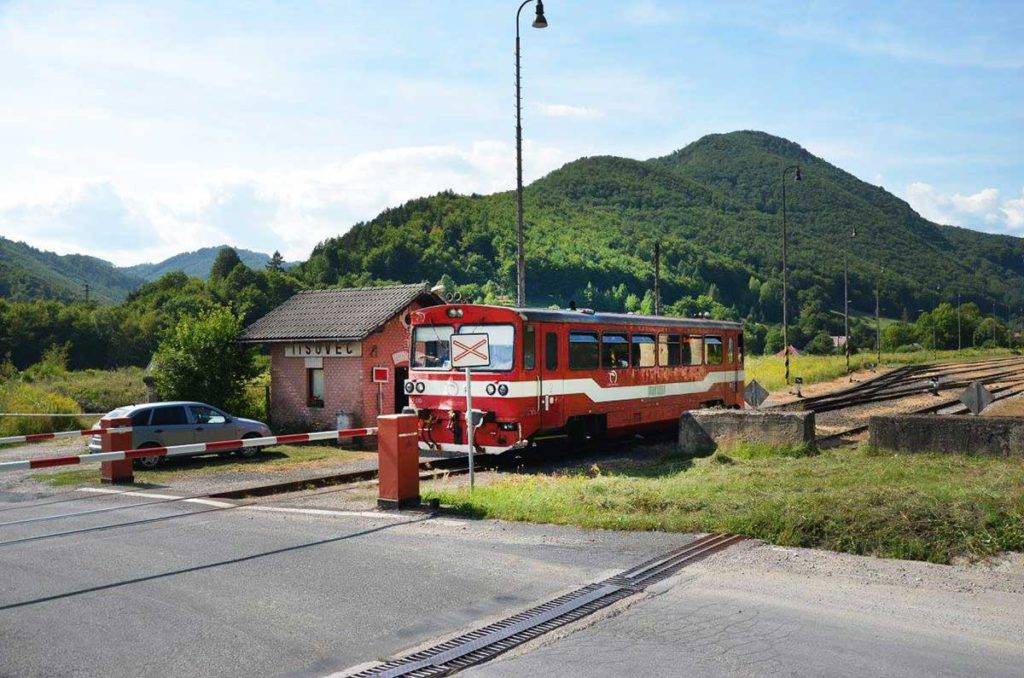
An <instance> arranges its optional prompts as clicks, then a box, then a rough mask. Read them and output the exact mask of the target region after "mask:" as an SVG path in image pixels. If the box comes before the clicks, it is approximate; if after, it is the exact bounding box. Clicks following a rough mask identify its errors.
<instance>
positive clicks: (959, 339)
mask: <svg viewBox="0 0 1024 678" xmlns="http://www.w3.org/2000/svg"><path fill="white" fill-rule="evenodd" d="M956 350H958V351H962V350H964V341H963V331H962V329H961V325H960V293H959V292H957V293H956Z"/></svg>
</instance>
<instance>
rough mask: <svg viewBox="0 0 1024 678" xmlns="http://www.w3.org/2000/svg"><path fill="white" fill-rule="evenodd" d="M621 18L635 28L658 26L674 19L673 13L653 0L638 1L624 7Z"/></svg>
mask: <svg viewBox="0 0 1024 678" xmlns="http://www.w3.org/2000/svg"><path fill="white" fill-rule="evenodd" d="M622 17H623V18H624V19H625V20H626V22H628V23H630V24H633V25H635V26H660V25H663V24H666V23H670V22H671V21H673V20H674V19H675V15H674V13H673V12H670V11H669V10H668V9H667V8H666V7H665V6H664V5H661V4H659V3H656V2H654V1H653V0H640V1H639V2H633V3H630V4H628V5H626V7H625V8H624V9H623V10H622Z"/></svg>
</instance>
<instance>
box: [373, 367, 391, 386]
mask: <svg viewBox="0 0 1024 678" xmlns="http://www.w3.org/2000/svg"><path fill="white" fill-rule="evenodd" d="M390 374H391V370H389V369H388V368H386V367H374V368H373V383H375V384H386V383H388V382H389V381H390Z"/></svg>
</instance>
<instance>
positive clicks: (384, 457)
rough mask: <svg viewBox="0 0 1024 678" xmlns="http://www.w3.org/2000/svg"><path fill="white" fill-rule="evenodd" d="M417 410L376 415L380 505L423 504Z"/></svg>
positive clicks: (406, 505)
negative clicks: (408, 412) (413, 412)
mask: <svg viewBox="0 0 1024 678" xmlns="http://www.w3.org/2000/svg"><path fill="white" fill-rule="evenodd" d="M417 428H418V427H417V419H416V415H415V414H385V415H381V416H379V417H377V456H378V479H379V488H380V493H379V495H378V498H377V506H379V507H380V508H384V509H404V508H413V507H417V506H419V505H420V467H419V461H420V459H419V457H420V452H419V442H418V441H419V433H418V430H417Z"/></svg>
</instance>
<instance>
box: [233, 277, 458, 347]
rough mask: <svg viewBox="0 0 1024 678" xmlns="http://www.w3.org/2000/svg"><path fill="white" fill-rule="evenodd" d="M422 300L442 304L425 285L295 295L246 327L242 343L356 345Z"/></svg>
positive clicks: (311, 291) (309, 292)
mask: <svg viewBox="0 0 1024 678" xmlns="http://www.w3.org/2000/svg"><path fill="white" fill-rule="evenodd" d="M421 296H422V297H425V298H426V299H425V301H427V302H428V303H434V304H437V303H441V300H440V299H439V298H438V297H437V296H436V295H434V294H432V293H431V292H430V286H429V285H428V284H426V283H420V284H417V285H393V286H391V287H352V288H348V289H337V290H308V291H305V292H298V293H297V294H295V295H294V296H293V297H291V298H290V299H289V300H288V301H286V302H284V303H283V304H281V305H280V306H278V307H277V308H275V309H274V310H273V311H271V312H270V313H268V314H267V315H265V316H263V317H262V318H260V319H259V320H257V321H256V322H254V323H253V324H252V325H249V327H247V328H246V330H245V333H244V334H243V335H242V341H248V342H261V341H283V340H289V339H295V340H305V339H331V340H345V341H358V340H360V339H364V338H365V337H367V336H368V335H369V334H370V333H371V332H373V331H374V330H376V329H377V328H378V327H380V326H381V325H383V324H384V323H386V322H387V321H388V320H390V319H391V318H393V317H394V316H395V314H397V313H398V312H399V311H401V310H402V309H403V308H405V307H406V306H408V305H409V304H410V303H411V302H413V301H414V300H415V299H417V298H418V297H421Z"/></svg>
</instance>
